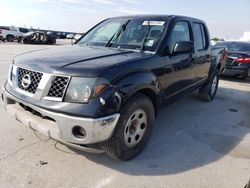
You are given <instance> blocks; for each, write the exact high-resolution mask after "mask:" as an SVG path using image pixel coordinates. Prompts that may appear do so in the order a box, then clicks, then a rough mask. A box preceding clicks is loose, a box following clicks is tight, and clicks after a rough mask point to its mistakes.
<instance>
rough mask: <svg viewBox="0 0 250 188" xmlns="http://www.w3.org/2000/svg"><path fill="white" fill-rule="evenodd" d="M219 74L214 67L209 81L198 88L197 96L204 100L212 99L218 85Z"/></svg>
mask: <svg viewBox="0 0 250 188" xmlns="http://www.w3.org/2000/svg"><path fill="white" fill-rule="evenodd" d="M219 75H220V72H219V70H218V69H216V70H215V71H214V73H213V76H212V77H211V79H210V80H209V82H207V83H206V84H205V85H204V86H202V87H201V88H200V89H199V96H200V98H201V99H203V100H205V101H212V100H213V99H214V97H215V95H216V92H217V89H218V85H219Z"/></svg>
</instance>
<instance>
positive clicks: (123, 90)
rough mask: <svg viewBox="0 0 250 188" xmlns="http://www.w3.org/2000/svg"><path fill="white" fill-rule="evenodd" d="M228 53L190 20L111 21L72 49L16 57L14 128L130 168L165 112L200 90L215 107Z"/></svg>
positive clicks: (9, 101) (6, 96) (9, 91)
mask: <svg viewBox="0 0 250 188" xmlns="http://www.w3.org/2000/svg"><path fill="white" fill-rule="evenodd" d="M225 58H226V50H225V49H223V48H217V49H213V50H212V49H211V45H210V37H209V32H208V30H207V26H206V24H205V23H204V22H203V21H201V20H199V19H195V18H189V17H184V16H173V15H172V16H166V15H143V16H124V17H116V18H109V19H106V20H104V21H102V22H101V23H99V24H97V25H96V26H94V27H93V28H92V29H90V30H89V31H88V32H87V33H86V34H85V35H84V36H82V37H81V38H80V39H79V40H78V41H76V42H75V44H74V45H71V46H61V47H57V48H53V49H44V50H38V51H33V52H30V53H25V54H21V55H18V56H16V57H15V58H14V60H13V64H12V65H11V66H10V68H9V74H8V80H7V82H6V84H5V85H4V86H3V92H2V100H3V103H4V106H5V109H6V110H7V111H8V112H9V113H11V114H13V115H14V117H15V118H16V120H18V121H20V122H22V123H23V124H25V125H27V126H28V127H30V128H31V129H33V130H35V131H38V132H40V133H42V134H45V135H47V136H49V137H51V138H53V139H55V140H57V141H59V142H61V143H64V144H65V145H68V146H71V147H75V148H78V149H81V150H86V151H90V152H91V151H92V152H103V151H104V152H106V153H107V154H109V155H110V156H112V157H114V158H116V159H120V160H129V159H131V158H133V157H135V156H136V155H137V154H139V153H140V152H141V151H142V149H143V148H144V146H145V145H146V143H147V141H148V140H149V137H150V133H151V131H152V128H153V122H154V119H155V117H156V115H157V114H158V112H159V110H160V109H161V108H162V107H164V106H166V104H168V103H170V102H172V101H174V100H176V99H178V98H179V97H180V96H183V95H184V94H189V93H191V92H192V91H194V90H196V89H198V90H199V94H200V97H201V98H202V99H204V100H207V101H212V100H213V99H214V97H215V94H216V91H217V87H218V82H219V74H220V72H221V71H222V70H223V67H224V64H225Z"/></svg>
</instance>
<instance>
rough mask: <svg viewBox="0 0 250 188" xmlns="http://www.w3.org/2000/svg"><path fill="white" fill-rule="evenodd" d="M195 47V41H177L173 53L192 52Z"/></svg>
mask: <svg viewBox="0 0 250 188" xmlns="http://www.w3.org/2000/svg"><path fill="white" fill-rule="evenodd" d="M193 49H194V43H193V42H192V41H180V42H177V43H175V45H174V49H173V54H176V53H190V52H192V51H193Z"/></svg>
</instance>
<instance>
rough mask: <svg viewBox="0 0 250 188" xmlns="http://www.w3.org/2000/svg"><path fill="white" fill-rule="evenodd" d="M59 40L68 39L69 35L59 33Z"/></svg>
mask: <svg viewBox="0 0 250 188" xmlns="http://www.w3.org/2000/svg"><path fill="white" fill-rule="evenodd" d="M57 35H58V38H59V39H66V36H67V33H57Z"/></svg>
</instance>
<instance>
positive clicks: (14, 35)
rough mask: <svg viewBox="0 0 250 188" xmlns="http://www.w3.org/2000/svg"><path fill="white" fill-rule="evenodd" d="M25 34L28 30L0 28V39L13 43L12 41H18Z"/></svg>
mask: <svg viewBox="0 0 250 188" xmlns="http://www.w3.org/2000/svg"><path fill="white" fill-rule="evenodd" d="M27 32H29V29H26V28H22V27H0V39H1V40H6V41H8V42H13V41H14V40H20V39H21V37H22V36H23V35H24V34H25V33H27Z"/></svg>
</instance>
